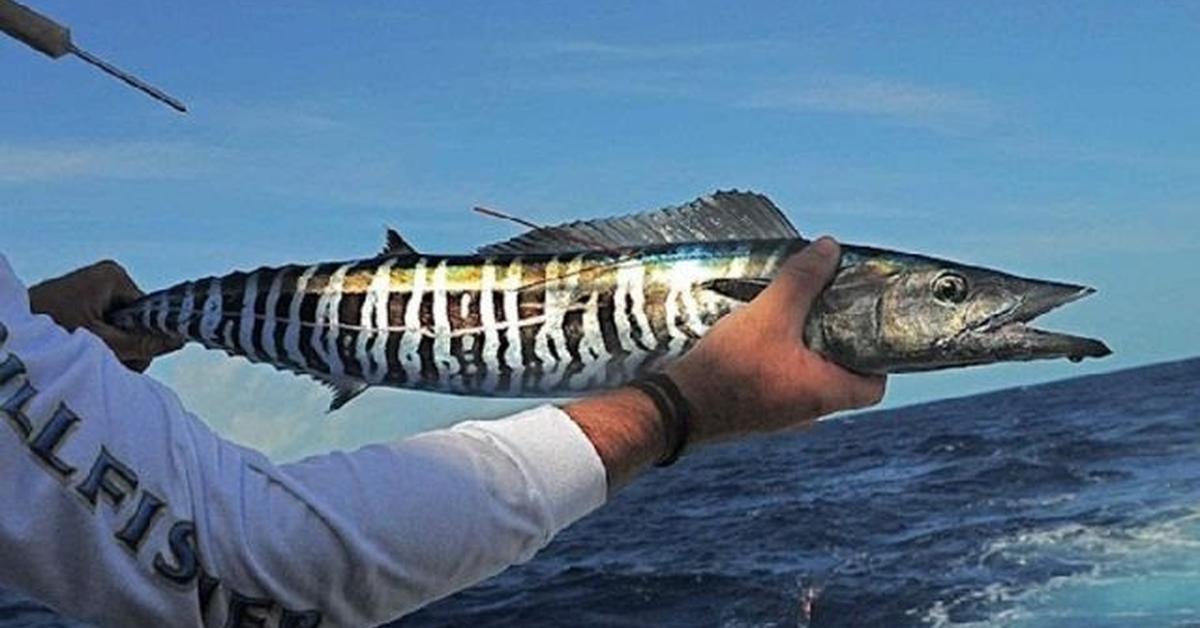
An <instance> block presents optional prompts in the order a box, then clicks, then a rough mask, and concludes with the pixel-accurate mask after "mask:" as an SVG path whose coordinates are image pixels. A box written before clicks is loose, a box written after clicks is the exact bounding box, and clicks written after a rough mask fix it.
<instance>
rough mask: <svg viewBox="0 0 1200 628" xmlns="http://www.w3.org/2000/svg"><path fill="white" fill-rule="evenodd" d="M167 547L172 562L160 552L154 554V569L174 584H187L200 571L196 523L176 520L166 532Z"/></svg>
mask: <svg viewBox="0 0 1200 628" xmlns="http://www.w3.org/2000/svg"><path fill="white" fill-rule="evenodd" d="M167 547H169V548H170V550H171V557H172V558H174V559H175V561H174V564H171V563H170V562H168V559H167V557H166V556H163V553H162V552H159V553H157V554H155V555H154V570H155V571H157V572H158V573H159V575H161V576H162V577H164V578H166V579H167V580H170V581H171V582H174V583H175V584H188V583H189V582H191V581H192V579H193V578H195V577H196V574H197V573H198V572H199V571H200V551H199V549H198V548H197V547H196V524H194V523H192V522H191V521H177V522H175V525H173V526H171V531H170V532H168V533H167Z"/></svg>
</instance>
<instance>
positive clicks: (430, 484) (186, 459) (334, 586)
mask: <svg viewBox="0 0 1200 628" xmlns="http://www.w3.org/2000/svg"><path fill="white" fill-rule="evenodd" d="M605 490H606V486H605V476H604V468H603V466H602V464H601V462H600V459H599V457H598V456H597V454H596V452H595V449H594V448H593V447H592V444H591V442H590V441H588V439H587V438H586V437H585V436H584V434H583V432H582V431H581V430H580V429H579V427H578V426H577V425H576V424H575V423H574V422H572V421H571V420H570V419H569V418H568V417H567V416H566V415H565V414H564V413H563V412H562V411H561V410H559V409H557V408H554V407H552V406H544V407H541V408H537V409H534V410H530V411H528V412H524V413H521V414H518V415H515V416H512V417H509V418H506V419H502V420H498V421H490V422H469V423H463V424H460V425H458V426H456V427H454V428H452V429H449V430H441V431H436V432H428V433H425V434H422V435H419V436H416V437H412V438H409V439H406V440H402V441H399V442H395V443H390V444H381V445H372V446H368V447H365V448H363V449H360V450H358V451H355V452H352V453H331V454H327V455H322V456H315V457H312V458H308V459H306V460H303V461H300V462H296V463H293V464H284V465H277V464H274V463H272V462H271V461H270V460H268V459H267V458H266V457H265V456H264V455H262V454H261V453H259V452H257V451H254V450H251V449H247V448H245V447H241V446H238V445H235V444H233V443H230V442H228V441H226V440H223V439H222V438H220V437H219V436H217V435H216V434H215V433H213V432H212V430H210V429H209V428H208V427H207V426H206V425H205V424H204V423H203V422H201V421H200V420H198V419H197V418H196V417H195V416H193V415H191V414H189V413H188V412H187V411H186V410H185V409H184V408H183V406H182V405H181V404H180V401H179V399H178V398H177V397H176V396H175V394H173V393H172V392H171V391H170V390H169V389H168V388H166V387H165V386H163V385H162V384H160V383H158V382H156V381H154V380H153V379H151V378H150V377H147V376H144V375H139V374H137V373H134V372H131V371H129V370H127V369H125V368H124V367H123V366H122V365H121V364H120V363H119V362H118V361H117V359H116V358H115V356H113V354H112V353H111V352H110V351H109V350H108V348H107V347H106V346H105V345H104V344H103V343H102V342H101V341H100V340H99V339H97V338H96V337H95V336H93V335H91V334H89V333H88V332H86V331H76V332H75V333H71V334H69V333H67V332H66V331H64V330H63V329H62V328H60V327H58V326H57V325H55V324H54V322H53V321H51V320H50V319H49V318H47V317H45V316H34V315H32V314H30V311H29V303H28V298H27V293H26V290H25V287H24V286H23V285H22V284H21V283H20V281H19V280H18V279H17V278H16V277H15V276H14V274H13V272H12V270H11V268H10V267H9V265H8V263H7V261H6V260H5V259H4V258H3V256H0V587H5V588H9V589H12V590H16V591H19V592H22V593H24V594H26V595H29V596H30V597H33V598H35V599H38V600H41V601H42V602H44V603H46V604H48V605H50V606H51V607H52V608H54V609H56V610H57V611H59V612H62V613H64V614H66V615H70V616H73V617H77V618H80V619H82V620H85V621H88V622H92V623H95V624H99V625H104V626H260V625H261V626H287V627H294V628H298V627H308V626H317V625H320V626H363V625H374V624H378V623H381V622H385V621H387V620H390V619H393V618H395V617H397V616H399V615H402V614H404V613H406V612H410V611H412V610H414V609H416V608H419V607H420V606H422V605H424V604H426V603H428V602H430V601H432V600H435V599H437V598H440V597H443V596H445V595H447V594H449V593H452V592H454V591H456V590H459V589H462V588H464V587H466V586H468V585H470V584H472V583H474V582H477V581H479V580H481V579H483V578H485V577H487V576H490V575H492V574H495V573H497V572H499V571H501V570H502V569H504V568H505V567H507V566H508V565H511V564H513V563H516V562H521V561H525V560H528V559H529V558H530V557H532V556H533V554H534V553H535V552H536V551H537V550H538V549H540V548H541V547H543V546H544V545H546V543H547V542H549V540H550V539H551V537H552V536H553V535H554V534H555V533H557V532H558V531H559V530H561V529H562V528H563V527H565V526H567V525H568V524H570V523H572V522H573V521H575V520H577V519H578V518H580V517H582V516H583V515H585V514H587V513H588V512H590V511H591V510H593V509H594V508H596V507H597V506H599V505H600V504H601V503H603V501H604V498H605Z"/></svg>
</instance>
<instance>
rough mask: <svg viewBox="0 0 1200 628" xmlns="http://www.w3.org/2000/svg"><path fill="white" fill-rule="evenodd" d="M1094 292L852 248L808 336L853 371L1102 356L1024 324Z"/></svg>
mask: <svg viewBox="0 0 1200 628" xmlns="http://www.w3.org/2000/svg"><path fill="white" fill-rule="evenodd" d="M1093 292H1094V290H1093V289H1092V288H1089V287H1086V286H1079V285H1074V284H1068V283H1059V282H1055V281H1044V280H1039V279H1028V278H1024V277H1018V276H1015V275H1010V274H1008V273H1003V272H1000V271H996V270H991V269H987V268H980V267H975V266H967V265H964V264H958V263H955V262H950V261H945V260H938V259H935V258H929V257H924V256H915V255H905V254H892V253H888V252H874V253H872V252H866V253H865V254H864V252H863V251H858V252H852V253H849V254H847V255H845V256H844V257H843V262H842V267H841V269H840V270H839V272H838V274H837V275H836V276H835V278H834V280H833V282H832V283H831V284H830V286H829V287H828V288H827V289H826V290H825V292H824V293H823V294H822V296H821V298H820V299H819V301H818V303H817V305H816V308H815V310H814V311H815V312H819V313H820V315H819V316H812V317H810V319H809V327H808V329H806V336H807V337H808V338H809V339H810V341H812V342H813V344H814V345H816V347H817V348H818V350H820V351H822V352H823V353H826V354H827V355H829V356H830V357H833V358H834V359H835V360H837V361H839V362H841V363H842V364H844V365H846V366H848V367H850V368H852V369H854V370H858V371H860V372H867V373H888V372H893V373H894V372H908V371H927V370H935V369H942V368H952V367H959V366H970V365H976V364H989V363H993V362H1005V361H1018V360H1020V361H1023V360H1038V359H1050V358H1070V359H1072V360H1080V359H1082V358H1084V357H1102V356H1105V355H1108V354H1109V353H1111V351H1110V350H1109V349H1108V347H1107V346H1105V345H1104V343H1102V342H1100V341H1098V340H1094V339H1091V338H1083V337H1079V336H1072V335H1069V334H1062V333H1055V332H1049V331H1043V330H1039V329H1036V328H1033V327H1030V326H1029V325H1027V323H1028V322H1029V321H1031V320H1033V319H1034V318H1037V317H1038V316H1041V315H1042V314H1045V313H1046V312H1049V311H1050V310H1052V309H1054V308H1057V307H1059V306H1061V305H1065V304H1067V303H1070V302H1072V301H1075V300H1077V299H1080V298H1083V297H1085V296H1087V295H1089V294H1092V293H1093Z"/></svg>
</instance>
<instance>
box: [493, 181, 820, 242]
mask: <svg viewBox="0 0 1200 628" xmlns="http://www.w3.org/2000/svg"><path fill="white" fill-rule="evenodd" d="M799 237H800V233H799V232H798V231H796V228H795V227H793V226H792V223H790V222H788V219H787V217H786V216H784V215H783V212H782V211H780V209H779V208H778V207H776V206H775V204H774V203H772V202H771V200H770V199H768V198H767V197H766V196H763V195H762V194H755V193H753V192H739V191H737V190H730V191H728V192H717V193H716V194H713V195H711V196H704V197H701V198H698V199H696V200H694V201H692V202H691V203H688V204H687V205H682V206H679V207H667V208H665V209H659V210H655V211H650V212H645V213H641V214H633V215H629V216H620V217H617V218H600V219H598V220H586V221H579V222H572V223H567V224H563V225H558V226H554V227H544V228H541V229H534V230H532V231H528V232H526V233H523V234H521V235H519V236H517V237H515V238H512V239H511V240H505V241H504V242H497V243H495V244H489V245H487V246H484V247H481V248H480V249H479V253H480V254H483V255H501V254H517V253H565V252H572V251H581V250H590V249H589V247H588V246H587V245H586V244H584V243H588V242H590V243H595V246H594V247H591V248H594V249H596V250H603V249H622V248H629V247H638V246H650V245H654V244H672V243H676V242H710V241H721V240H770V239H785V238H799Z"/></svg>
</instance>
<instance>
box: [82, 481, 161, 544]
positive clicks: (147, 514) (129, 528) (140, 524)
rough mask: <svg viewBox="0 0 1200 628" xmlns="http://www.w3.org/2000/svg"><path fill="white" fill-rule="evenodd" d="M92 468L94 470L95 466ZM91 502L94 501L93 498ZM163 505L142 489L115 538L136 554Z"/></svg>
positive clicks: (155, 496) (156, 497) (155, 497)
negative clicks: (129, 514)
mask: <svg viewBox="0 0 1200 628" xmlns="http://www.w3.org/2000/svg"><path fill="white" fill-rule="evenodd" d="M92 469H93V470H95V467H92ZM89 479H90V476H89ZM93 503H95V502H94V500H93ZM163 505H164V504H163V500H161V499H159V498H158V496H157V495H155V494H154V493H151V492H150V491H142V498H141V499H139V500H138V505H137V510H135V511H133V516H132V517H130V518H129V522H128V523H126V524H125V527H123V528H121V531H120V532H117V534H116V536H117V540H119V541H120V542H122V543H124V544H125V547H128V548H129V549H130V550H132V551H133V552H134V553H135V554H136V553H137V551H138V548H139V547H141V545H142V541H144V540H146V535H147V534H148V533H149V532H150V527H151V526H152V525H153V524H154V521H155V518H156V517H157V516H158V513H160V512H162V509H163Z"/></svg>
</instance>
